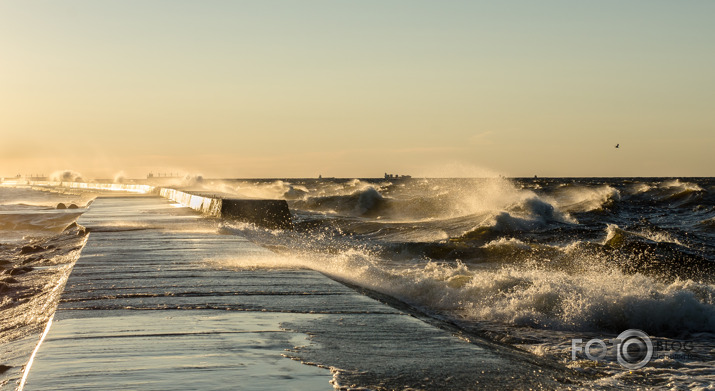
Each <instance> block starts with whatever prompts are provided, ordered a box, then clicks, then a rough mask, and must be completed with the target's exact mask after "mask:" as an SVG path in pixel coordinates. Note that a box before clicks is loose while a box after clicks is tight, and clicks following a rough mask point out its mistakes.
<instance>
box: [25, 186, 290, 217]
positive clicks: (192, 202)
mask: <svg viewBox="0 0 715 391" xmlns="http://www.w3.org/2000/svg"><path fill="white" fill-rule="evenodd" d="M16 184H17V185H27V186H32V187H37V188H40V189H44V190H53V189H57V190H59V189H72V190H79V191H122V192H130V193H137V194H156V195H159V196H162V197H164V198H167V199H170V200H172V201H175V202H177V203H179V204H181V205H182V206H186V207H189V208H191V209H194V210H196V211H198V212H201V213H202V214H204V215H207V216H212V217H219V218H227V219H232V220H237V221H241V222H246V223H251V224H255V225H257V226H260V227H265V228H270V229H293V220H292V216H291V213H290V209H289V208H288V203H287V202H286V201H285V200H272V199H253V198H236V197H233V196H231V195H229V194H214V193H205V192H200V191H194V190H188V189H180V188H170V187H160V186H153V185H147V184H131V183H95V182H52V181H25V182H17V183H16Z"/></svg>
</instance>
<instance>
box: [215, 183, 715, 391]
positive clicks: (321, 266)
mask: <svg viewBox="0 0 715 391" xmlns="http://www.w3.org/2000/svg"><path fill="white" fill-rule="evenodd" d="M202 187H203V188H204V189H206V190H214V191H222V192H229V193H233V194H236V195H239V196H248V197H268V198H285V199H287V200H288V202H289V205H290V207H291V211H292V213H293V215H294V220H295V223H296V229H295V231H293V232H287V231H270V230H265V229H261V228H258V227H254V226H251V225H247V224H241V223H232V222H224V223H223V226H222V230H223V231H224V233H237V234H241V235H245V236H247V237H249V238H250V239H251V240H253V241H255V242H257V243H260V244H262V245H264V246H267V247H270V248H272V249H273V250H275V251H276V252H278V253H280V254H281V256H280V257H278V258H277V259H274V260H270V261H263V262H262V263H261V264H257V263H255V261H251V262H247V261H240V260H237V261H233V262H234V265H233V266H234V267H237V268H245V267H304V268H310V269H314V270H318V271H320V272H323V273H325V274H326V275H328V276H331V277H332V278H335V279H337V280H341V281H345V282H348V283H351V284H355V285H358V286H362V287H365V288H368V289H371V290H374V291H377V292H380V293H382V294H387V295H389V296H391V297H393V298H395V299H397V300H400V301H402V302H404V303H407V304H409V305H411V306H413V307H414V308H416V309H417V310H418V311H421V312H423V313H425V314H428V315H429V316H432V317H434V318H437V319H441V320H444V321H447V322H450V323H453V324H457V325H458V326H459V327H460V328H462V329H463V330H465V332H469V333H473V334H476V335H479V336H482V337H486V338H490V339H493V340H497V341H500V342H505V343H509V344H512V345H514V346H517V347H519V348H521V349H524V350H527V351H530V352H532V353H534V354H537V355H540V356H546V357H551V358H553V359H555V360H557V361H559V362H562V363H563V364H565V365H567V366H569V367H572V368H575V369H577V370H580V371H584V372H590V373H594V374H596V375H598V376H599V377H600V379H599V380H597V381H595V382H594V383H593V384H591V385H590V387H594V388H599V387H603V388H611V387H623V386H628V387H631V386H643V387H658V388H664V389H670V388H675V389H678V388H690V389H693V388H695V389H698V388H700V389H712V388H713V387H715V370H714V369H713V368H715V180H714V179H712V178H693V179H687V178H686V179H675V178H663V179H661V178H655V179H654V178H613V179H571V178H569V179H566V178H554V179H504V178H495V179H399V180H382V179H379V180H375V179H352V180H337V179H323V180H312V179H310V180H280V181H275V180H264V181H259V180H255V181H239V180H235V181H221V182H219V181H204V183H203V184H202ZM252 262H253V263H252ZM628 329H639V330H643V331H644V332H645V333H646V334H648V335H649V336H650V338H651V340H652V342H653V345H654V348H653V350H654V352H653V358H652V359H651V361H650V363H649V364H648V365H647V366H646V367H645V368H643V369H640V370H637V371H631V370H629V369H627V368H623V367H622V366H621V365H620V364H619V363H618V361H617V356H616V354H615V348H613V346H611V347H608V346H607V352H606V353H607V354H606V356H605V357H604V358H603V359H600V360H598V361H592V360H590V359H588V357H586V356H585V355H584V353H583V352H580V353H578V354H577V356H576V360H572V349H573V347H572V340H573V339H581V340H582V341H583V342H582V343H581V344H576V346H578V347H580V348H583V347H584V345H585V343H587V341H589V340H591V339H593V338H599V339H603V340H609V339H614V338H616V337H617V336H618V335H619V334H620V333H621V332H623V331H625V330H628ZM609 346H610V345H609ZM596 353H597V352H596ZM594 354H595V353H594Z"/></svg>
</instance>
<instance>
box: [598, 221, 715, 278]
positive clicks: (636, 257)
mask: <svg viewBox="0 0 715 391" xmlns="http://www.w3.org/2000/svg"><path fill="white" fill-rule="evenodd" d="M606 231H607V235H606V238H605V240H604V242H603V245H604V247H605V248H606V250H607V251H610V252H611V253H612V254H615V255H616V257H614V258H613V259H612V262H614V263H615V264H616V265H617V266H618V267H619V268H620V269H621V270H623V271H624V272H627V273H647V274H651V275H655V276H659V277H663V278H668V279H676V278H692V279H695V280H705V281H709V280H712V279H713V278H715V262H712V261H709V260H708V259H706V258H705V257H704V256H702V255H701V254H699V253H698V252H697V251H695V250H692V249H690V248H688V247H687V246H684V245H682V244H680V243H679V242H677V241H672V239H671V238H670V237H668V236H666V237H662V236H658V235H653V234H650V235H649V234H644V233H636V232H631V231H627V230H624V229H621V228H619V227H618V226H617V225H615V224H610V225H608V227H607V228H606ZM658 239H662V240H658Z"/></svg>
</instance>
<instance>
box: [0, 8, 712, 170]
mask: <svg viewBox="0 0 715 391" xmlns="http://www.w3.org/2000/svg"><path fill="white" fill-rule="evenodd" d="M616 143H620V145H621V147H620V148H619V149H615V148H614V145H615V144H616ZM714 151H715V1H712V0H700V1H673V0H669V1H658V0H643V1H635V0H631V1H623V0H618V1H604V0H599V1H573V0H562V1H550V0H540V1H534V0H522V1H475V0H471V1H416V0H409V1H390V0H379V1H377V0H375V1H371V0H359V1H358V0H355V1H336V0H325V1H311V0H303V1H297V0H286V1H271V0H260V1H179V0H166V1H152V0H141V1H138V0H137V1H127V0H122V1H101V0H87V1H72V0H62V1H57V0H50V1H32V0H17V1H8V0H0V176H10V175H14V174H17V173H23V174H24V173H46V174H47V173H49V172H51V171H53V170H57V169H74V170H77V171H79V172H82V173H84V174H85V175H86V176H95V177H97V176H99V177H102V176H104V177H106V176H112V175H114V174H115V173H116V172H118V171H120V170H122V171H124V172H125V173H126V174H127V175H128V176H130V177H143V176H144V175H146V173H148V172H149V171H153V172H162V171H174V172H176V171H181V172H191V173H201V174H203V175H204V176H208V177H294V176H301V177H311V176H317V175H318V174H323V176H340V177H355V176H360V177H374V176H381V175H382V174H383V173H384V172H385V171H387V172H393V173H395V172H396V173H410V174H413V175H437V176H450V175H457V174H460V175H469V174H470V173H471V172H474V173H477V174H478V171H479V170H478V168H484V169H489V170H492V171H495V172H497V173H502V174H505V175H510V176H533V175H535V174H537V175H539V176H715V169H714V167H715V153H714Z"/></svg>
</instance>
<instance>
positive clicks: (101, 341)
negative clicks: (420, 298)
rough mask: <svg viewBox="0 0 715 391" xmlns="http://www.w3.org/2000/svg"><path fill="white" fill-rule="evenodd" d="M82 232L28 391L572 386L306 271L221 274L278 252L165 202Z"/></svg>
mask: <svg viewBox="0 0 715 391" xmlns="http://www.w3.org/2000/svg"><path fill="white" fill-rule="evenodd" d="M79 223H80V224H82V225H84V226H86V227H87V228H88V229H89V230H90V236H89V239H88V242H87V245H86V247H85V248H84V250H83V252H82V255H81V257H80V259H79V260H78V261H77V263H76V265H75V267H74V270H73V271H72V274H71V275H70V278H69V280H68V282H67V286H66V288H65V291H64V293H63V295H62V298H61V302H60V306H59V308H58V310H57V312H56V314H55V318H54V319H55V320H54V322H53V323H52V325H51V327H50V328H49V329H48V332H47V335H46V337H45V339H44V342H43V343H42V344H41V345H40V346H39V348H38V349H37V354H36V356H35V358H34V362H33V363H32V365H31V366H28V369H27V371H26V374H27V376H26V383H25V384H24V389H25V390H106V389H141V390H159V389H171V390H196V389H201V390H234V389H246V390H256V389H261V390H271V389H275V390H291V389H292V390H320V389H325V390H328V389H333V386H336V387H338V386H339V387H353V388H357V387H365V388H368V389H405V388H406V387H412V388H415V389H428V390H429V389H431V390H442V389H461V390H469V389H486V388H491V389H494V388H509V389H533V388H539V389H554V388H560V387H563V386H564V385H567V384H569V382H571V381H573V376H575V375H573V374H572V373H571V372H569V371H568V370H566V369H563V368H560V367H558V365H556V364H554V363H552V362H549V361H545V360H541V359H539V358H537V357H534V356H531V355H528V354H526V353H523V352H519V351H517V350H515V349H510V348H508V347H502V346H495V345H493V344H491V343H488V342H486V341H481V340H478V339H477V340H473V341H471V342H469V341H466V340H465V339H463V338H458V337H456V336H454V335H452V333H451V332H450V331H448V330H445V329H441V328H438V327H434V326H433V325H430V324H428V323H425V322H422V321H421V320H419V319H417V318H415V317H414V316H411V315H410V314H409V313H408V312H405V311H403V310H400V309H397V308H395V307H393V306H388V305H386V304H384V303H382V302H379V301H377V300H374V299H372V298H370V297H368V296H365V295H363V294H361V293H359V292H356V291H355V290H353V289H351V288H349V287H346V286H345V285H343V284H340V283H338V282H336V281H333V280H331V279H329V278H327V277H325V276H323V275H322V274H320V273H317V272H314V271H311V270H291V269H272V270H271V269H253V268H251V269H242V270H236V269H234V268H230V267H228V266H229V265H232V264H241V263H242V261H246V260H249V261H250V260H251V259H255V258H265V257H268V258H270V257H274V256H275V255H274V254H273V253H271V252H270V251H268V250H265V249H263V248H261V247H259V246H257V245H255V244H253V243H250V242H248V241H247V240H245V239H244V238H242V237H239V236H233V235H219V234H217V233H216V226H215V221H212V220H210V219H201V218H199V215H198V214H196V213H195V212H193V211H191V210H189V209H188V208H174V207H171V206H170V205H169V203H168V201H166V200H165V199H163V198H159V197H150V196H147V197H111V198H99V199H97V200H96V201H95V202H94V203H93V204H92V206H91V208H90V210H89V211H88V212H87V213H85V214H84V215H83V216H82V218H81V219H80V221H79ZM250 263H251V262H248V264H250ZM287 357H288V358H287ZM289 358H293V360H291V359H289ZM302 362H304V363H311V364H312V365H306V364H303V363H302ZM329 368H330V370H329ZM331 381H332V384H331V383H330V382H331Z"/></svg>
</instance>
